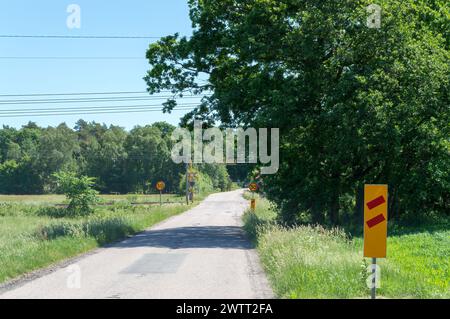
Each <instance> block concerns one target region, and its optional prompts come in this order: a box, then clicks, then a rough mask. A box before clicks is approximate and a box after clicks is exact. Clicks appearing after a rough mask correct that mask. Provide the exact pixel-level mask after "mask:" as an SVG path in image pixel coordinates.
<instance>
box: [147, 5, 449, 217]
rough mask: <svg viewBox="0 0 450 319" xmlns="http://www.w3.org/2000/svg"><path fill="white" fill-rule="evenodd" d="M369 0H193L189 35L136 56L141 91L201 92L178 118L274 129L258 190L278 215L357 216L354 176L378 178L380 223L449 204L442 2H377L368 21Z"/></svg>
mask: <svg viewBox="0 0 450 319" xmlns="http://www.w3.org/2000/svg"><path fill="white" fill-rule="evenodd" d="M371 3H372V1H367V0H356V1H355V0H343V1H334V0H190V1H189V6H190V18H191V20H192V25H193V27H194V31H193V34H192V36H191V37H189V38H186V37H179V35H178V34H174V35H169V36H166V37H164V38H162V39H161V40H160V41H158V42H156V43H153V44H151V45H150V47H149V49H148V51H147V58H148V60H149V62H150V65H151V68H150V70H149V71H148V74H147V76H146V77H145V81H146V82H147V85H148V90H149V92H150V93H156V92H159V91H161V90H170V91H172V92H173V94H174V96H182V95H183V94H184V92H186V91H191V92H193V93H194V94H205V93H211V94H209V95H205V97H204V98H203V100H202V104H201V105H199V107H198V108H197V109H196V110H194V111H192V112H191V113H189V114H187V115H186V116H185V117H184V118H183V121H182V124H183V125H186V124H188V123H189V122H190V121H192V120H193V119H194V118H196V119H204V120H205V121H207V122H208V123H214V122H216V123H217V122H220V124H221V125H223V126H230V127H235V126H244V127H247V126H253V127H277V128H280V139H281V140H280V170H279V172H278V173H277V174H275V175H271V176H266V177H265V179H264V185H265V187H264V191H265V193H266V194H267V196H268V197H269V198H270V199H272V200H273V201H274V202H275V203H276V204H277V205H278V206H279V207H280V208H281V217H282V219H283V220H284V221H287V222H290V223H295V222H301V221H309V222H328V223H331V224H334V225H335V224H340V223H342V222H344V221H346V220H349V219H352V220H354V219H355V211H358V208H359V207H358V203H360V202H361V201H360V198H361V188H362V185H363V184H365V183H385V184H388V185H389V194H390V196H389V209H390V217H391V218H392V217H394V218H396V217H399V216H400V215H404V214H424V213H430V212H440V213H448V212H449V211H450V160H449V158H450V155H449V152H450V141H449V136H450V134H449V133H450V125H449V123H450V108H449V105H450V103H449V92H450V85H449V79H450V76H449V75H450V65H449V61H450V51H449V46H448V44H449V26H450V23H449V22H450V21H449V20H450V8H449V3H448V1H445V0H431V1H429V0H427V1H426V0H420V1H414V0H406V1H400V0H380V1H377V3H378V4H379V5H380V6H381V8H382V12H381V26H380V28H369V27H368V25H367V23H366V22H367V19H368V15H369V13H368V12H367V6H368V5H369V4H371ZM175 105H176V101H175V99H169V100H168V101H167V102H166V103H165V110H166V111H170V110H171V109H172V108H173V107H174V106H175ZM355 198H356V200H355Z"/></svg>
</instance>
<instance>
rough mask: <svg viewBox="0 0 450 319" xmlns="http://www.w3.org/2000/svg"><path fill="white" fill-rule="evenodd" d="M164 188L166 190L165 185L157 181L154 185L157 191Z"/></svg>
mask: <svg viewBox="0 0 450 319" xmlns="http://www.w3.org/2000/svg"><path fill="white" fill-rule="evenodd" d="M164 188H166V183H164V182H163V181H159V182H158V183H156V189H157V190H159V191H162V190H163V189H164Z"/></svg>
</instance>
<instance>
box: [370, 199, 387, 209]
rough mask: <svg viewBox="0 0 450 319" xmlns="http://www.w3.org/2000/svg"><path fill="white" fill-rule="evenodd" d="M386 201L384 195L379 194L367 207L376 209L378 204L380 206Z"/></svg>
mask: <svg viewBox="0 0 450 319" xmlns="http://www.w3.org/2000/svg"><path fill="white" fill-rule="evenodd" d="M384 203H386V201H385V200H384V197H383V196H379V197H377V198H375V199H373V200H371V201H370V202H368V203H367V207H369V209H374V208H375V207H377V206H380V205H381V204H384Z"/></svg>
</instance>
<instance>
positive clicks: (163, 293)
mask: <svg viewBox="0 0 450 319" xmlns="http://www.w3.org/2000/svg"><path fill="white" fill-rule="evenodd" d="M247 207H248V202H247V201H246V200H244V199H243V198H242V190H238V191H233V192H227V193H219V194H213V195H210V196H209V197H208V198H207V199H205V200H204V201H203V202H202V203H201V204H199V205H198V206H196V207H195V208H192V209H191V210H189V211H187V212H186V213H184V214H182V215H178V216H175V217H172V218H170V219H168V220H166V221H165V222H162V223H160V224H158V225H157V226H155V227H153V228H150V229H149V230H147V231H145V232H143V233H140V234H138V235H136V236H134V237H131V238H128V239H126V240H124V241H122V242H120V243H117V244H115V245H113V246H110V247H107V248H102V249H99V250H97V251H96V252H94V253H93V254H88V255H86V256H84V257H82V258H80V259H77V260H75V261H73V263H72V264H69V265H64V267H62V266H61V267H57V268H56V269H54V270H52V271H50V272H47V274H44V275H43V276H41V277H38V278H36V279H34V280H31V281H24V282H20V283H19V284H18V285H16V286H13V287H12V288H11V289H10V290H7V291H5V292H3V294H0V298H187V299H189V298H220V299H222V298H223V299H227V298H272V297H273V295H272V291H271V289H270V287H269V285H268V282H267V280H266V278H265V275H264V273H263V271H262V269H261V266H260V264H259V260H258V256H257V254H256V252H255V250H254V249H253V248H252V245H251V244H250V242H249V241H248V239H247V238H246V237H245V236H244V233H243V230H242V228H241V226H242V222H241V216H242V214H243V212H244V210H245V209H246V208H247ZM77 269H79V273H80V278H81V280H80V284H81V285H80V287H79V288H76V284H75V287H73V286H74V284H73V283H74V282H75V283H76V277H74V274H75V273H76V271H75V273H74V272H73V271H74V270H77ZM70 270H71V271H70ZM74 278H75V279H74ZM68 283H69V285H68ZM69 287H70V288H69Z"/></svg>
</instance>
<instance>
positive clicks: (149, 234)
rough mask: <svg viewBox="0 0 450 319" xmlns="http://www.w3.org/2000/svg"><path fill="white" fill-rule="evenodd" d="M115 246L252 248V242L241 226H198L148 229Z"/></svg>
mask: <svg viewBox="0 0 450 319" xmlns="http://www.w3.org/2000/svg"><path fill="white" fill-rule="evenodd" d="M114 247H116V248H132V247H161V248H171V249H181V248H225V249H227V248H228V249H251V248H252V244H251V243H250V242H249V240H248V239H247V238H246V237H245V235H244V233H243V231H242V228H240V227H237V226H198V227H179V228H170V229H162V230H148V231H145V232H143V233H141V234H138V235H136V236H134V237H132V238H130V239H128V240H126V241H124V242H121V243H119V244H117V245H115V246H114Z"/></svg>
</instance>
